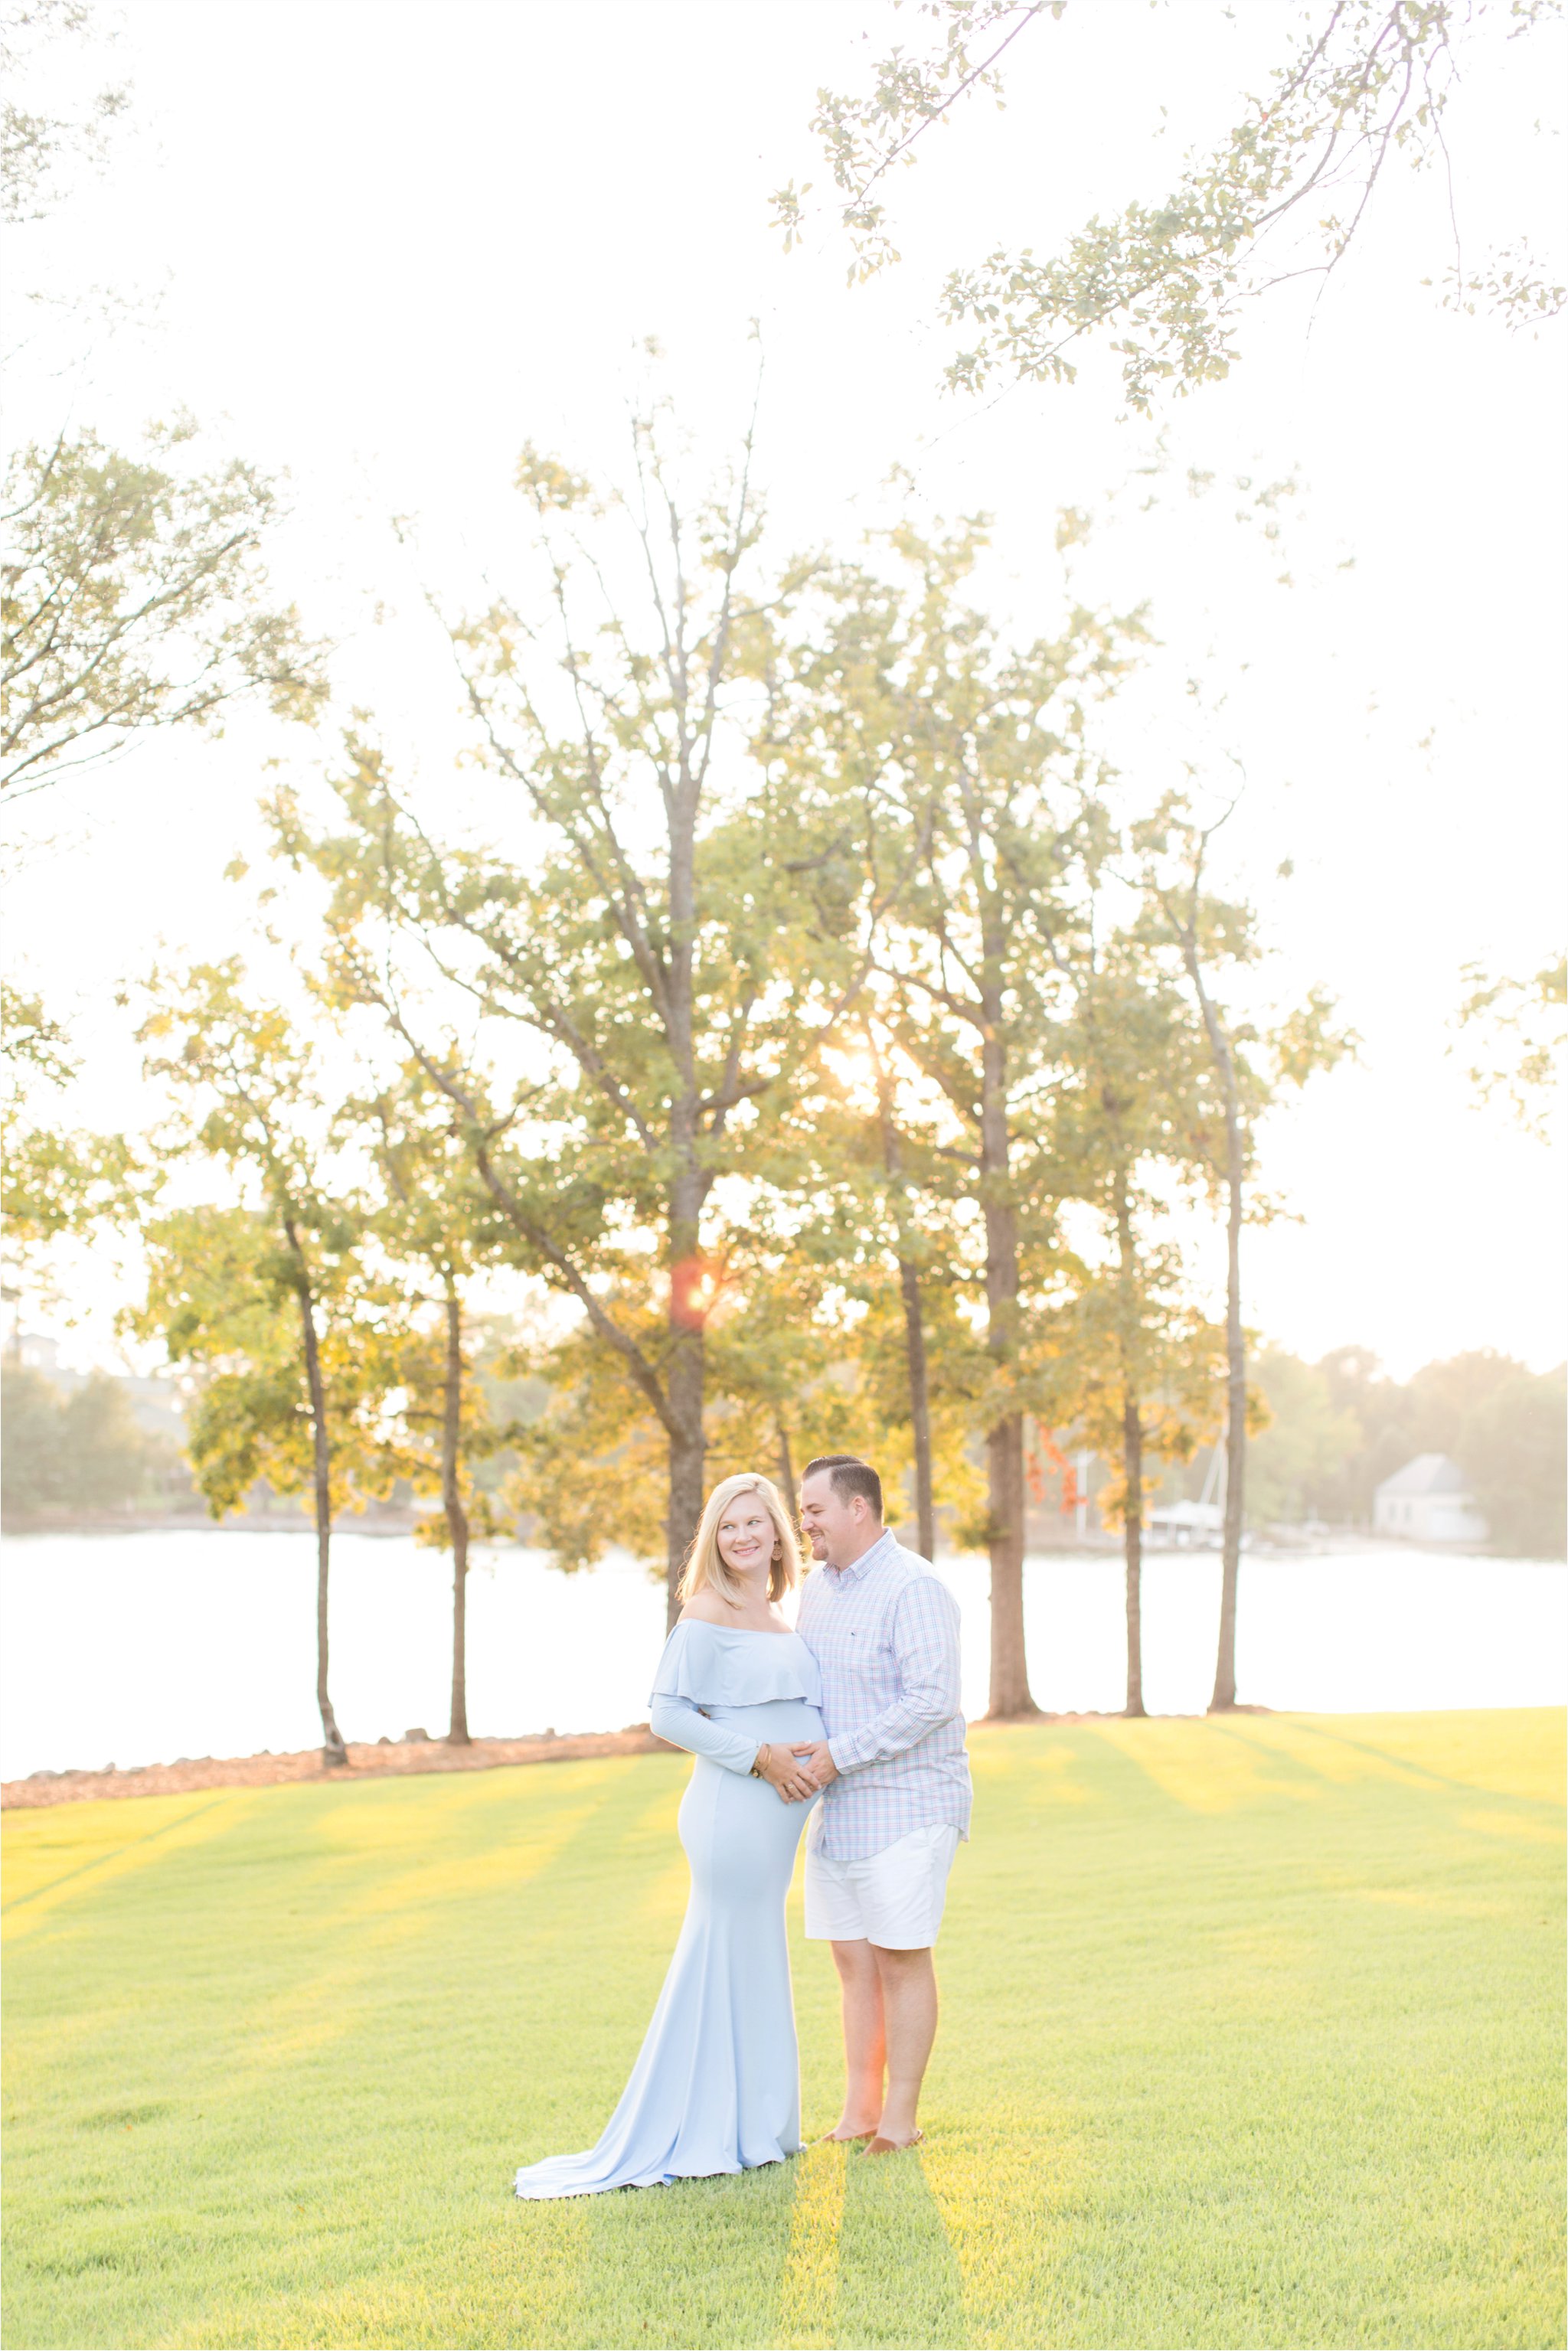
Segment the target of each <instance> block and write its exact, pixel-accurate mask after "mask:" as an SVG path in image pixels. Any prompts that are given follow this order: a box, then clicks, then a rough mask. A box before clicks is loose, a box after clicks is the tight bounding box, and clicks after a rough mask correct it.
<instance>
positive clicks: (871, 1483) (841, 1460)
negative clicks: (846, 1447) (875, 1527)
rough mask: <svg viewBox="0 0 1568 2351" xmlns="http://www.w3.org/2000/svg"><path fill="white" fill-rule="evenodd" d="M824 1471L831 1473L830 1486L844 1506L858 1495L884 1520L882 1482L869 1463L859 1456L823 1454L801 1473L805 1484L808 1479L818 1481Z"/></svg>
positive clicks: (829, 1474) (808, 1463) (807, 1465)
mask: <svg viewBox="0 0 1568 2351" xmlns="http://www.w3.org/2000/svg"><path fill="white" fill-rule="evenodd" d="M821 1469H825V1470H826V1471H827V1472H828V1482H829V1484H830V1485H831V1488H832V1489H833V1491H834V1493H835V1494H836V1495H837V1496H838V1498H839V1499H840V1501H841V1502H847V1501H848V1500H849V1499H850V1496H851V1495H852V1494H858V1495H860V1497H861V1499H862V1501H867V1502H869V1503H870V1504H871V1506H872V1509H873V1511H874V1512H875V1514H876V1516H877V1517H878V1518H879V1519H880V1518H881V1516H882V1479H880V1478H879V1477H878V1476H877V1474H876V1471H875V1470H874V1469H873V1468H872V1466H871V1463H870V1462H869V1461H862V1459H861V1458H860V1456H859V1455H858V1454H856V1453H819V1455H818V1456H817V1458H816V1459H815V1460H814V1461H808V1462H807V1464H806V1467H805V1469H804V1470H803V1472H802V1473H801V1475H802V1482H803V1481H804V1479H807V1478H814V1477H815V1476H816V1475H817V1473H818V1471H819V1470H821Z"/></svg>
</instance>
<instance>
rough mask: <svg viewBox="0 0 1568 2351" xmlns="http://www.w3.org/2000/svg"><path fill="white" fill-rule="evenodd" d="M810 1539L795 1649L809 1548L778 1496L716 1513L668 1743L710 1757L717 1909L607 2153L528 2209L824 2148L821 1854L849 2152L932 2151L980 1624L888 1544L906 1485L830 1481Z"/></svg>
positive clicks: (702, 1836) (748, 1495)
mask: <svg viewBox="0 0 1568 2351" xmlns="http://www.w3.org/2000/svg"><path fill="white" fill-rule="evenodd" d="M800 1525H801V1528H802V1529H803V1531H804V1533H805V1535H806V1538H807V1540H808V1541H809V1542H810V1547H811V1552H812V1554H813V1557H814V1558H815V1559H816V1560H817V1561H818V1562H820V1564H821V1573H820V1574H817V1575H813V1576H812V1577H811V1578H810V1582H809V1583H807V1585H806V1589H805V1591H804V1593H802V1595H801V1601H800V1627H799V1630H798V1631H794V1632H791V1630H790V1628H789V1625H788V1624H787V1623H786V1621H785V1618H784V1614H783V1611H782V1609H781V1608H780V1606H779V1603H780V1601H781V1600H782V1599H783V1597H784V1594H785V1593H787V1592H788V1591H789V1589H790V1588H791V1586H792V1585H794V1584H795V1583H798V1582H799V1580H800V1570H801V1567H802V1564H803V1560H802V1555H801V1551H800V1540H799V1538H798V1537H797V1535H796V1533H795V1531H794V1529H793V1528H792V1527H791V1525H790V1523H789V1514H788V1512H787V1511H786V1510H785V1508H784V1504H783V1502H782V1500H781V1499H780V1498H779V1492H778V1489H777V1488H776V1487H774V1486H773V1485H772V1484H770V1483H769V1481H768V1479H766V1478H759V1477H754V1476H749V1475H748V1476H744V1477H739V1478H727V1479H725V1480H724V1482H723V1484H722V1485H719V1486H716V1487H715V1489H714V1490H713V1492H712V1493H711V1494H710V1495H709V1496H708V1499H707V1506H706V1509H705V1510H704V1511H703V1516H702V1524H701V1525H700V1526H699V1528H698V1529H697V1533H696V1540H695V1542H694V1543H693V1545H692V1550H691V1556H690V1558H689V1559H688V1560H687V1562H686V1568H685V1575H684V1576H683V1578H682V1581H681V1599H682V1601H683V1603H684V1605H683V1607H682V1610H681V1614H680V1619H679V1622H678V1623H677V1624H676V1625H675V1627H674V1631H673V1632H672V1633H671V1635H670V1637H669V1640H668V1641H667V1642H666V1644H665V1646H664V1656H662V1657H661V1659H660V1661H659V1670H658V1674H657V1676H656V1677H655V1680H654V1684H653V1698H652V1699H651V1701H650V1704H651V1707H652V1709H653V1711H652V1725H653V1729H654V1731H655V1732H656V1733H657V1734H658V1736H659V1737H660V1738H661V1739H664V1740H668V1741H669V1742H670V1743H671V1745H673V1746H675V1747H685V1748H687V1749H689V1750H690V1751H691V1752H692V1753H693V1754H694V1755H695V1758H696V1761H695V1765H694V1766H693V1769H692V1776H691V1780H690V1782H689V1783H688V1785H687V1788H686V1792H685V1797H684V1798H683V1800H682V1803H681V1812H680V1834H681V1843H682V1844H683V1845H684V1846H685V1852H686V1858H687V1860H688V1861H689V1862H690V1864H691V1872H692V1892H691V1901H690V1904H689V1906H688V1907H687V1910H686V1917H685V1925H684V1926H683V1927H682V1928H681V1938H680V1941H679V1942H678V1943H677V1944H676V1946H675V1955H674V1959H672V1960H671V1962H670V1971H669V1973H668V1975H667V1976H666V1977H665V1979H664V1990H663V1991H662V1992H661V1993H660V1995H659V2004H658V2006H657V2007H656V2008H655V2010H654V2011H653V2022H652V2023H651V2024H650V2025H649V2027H648V2032H647V2037H646V2039H645V2040H644V2041H643V2048H642V2053H641V2054H640V2055H639V2057H638V2059H637V2063H636V2064H635V2065H634V2066H633V2067H632V2078H631V2080H630V2081H629V2082H628V2083H627V2085H626V2089H625V2094H624V2095H623V2096H622V2100H621V2103H620V2105H618V2106H617V2107H616V2109H615V2112H614V2113H613V2114H612V2116H611V2117H610V2121H609V2123H608V2125H607V2126H606V2127H605V2131H604V2136H603V2137H602V2138H601V2140H600V2142H599V2144H598V2146H597V2147H591V2149H590V2150H589V2151H588V2153H587V2154H586V2155H566V2156H556V2157H552V2158H549V2160H547V2161H546V2162H543V2163H534V2164H529V2165H528V2166H527V2167H526V2168H524V2169H523V2170H521V2171H519V2172H518V2174H517V2194H518V2195H519V2196H524V2197H552V2196H591V2195H594V2194H596V2193H598V2191H599V2190H601V2189H607V2188H651V2187H653V2186H655V2185H664V2184H667V2183H668V2182H670V2181H672V2180H675V2179H706V2178H708V2177H711V2176H712V2175H713V2174H715V2173H716V2172H725V2171H748V2170H750V2169H751V2168H753V2166H754V2165H757V2164H760V2163H778V2162H780V2161H782V2159H783V2158H785V2157H786V2156H790V2155H795V2154H798V2153H799V2151H800V2055H799V2052H798V2049H797V2045H796V2040H795V2009H794V2001H793V1997H792V1994H791V1991H790V1983H789V1949H788V1947H787V1945H786V1942H785V1938H784V1899H785V1896H786V1895H787V1894H788V1892H789V1880H790V1877H791V1876H792V1875H793V1872H794V1866H795V1851H796V1847H797V1846H798V1845H799V1844H800V1831H801V1829H802V1827H804V1826H805V1824H806V1821H807V1817H808V1815H810V1834H809V1835H808V1838H807V1851H806V1933H807V1935H808V1937H810V1938H811V1939H813V1940H814V1941H818V1942H830V1943H831V1945H832V1947H833V1959H834V1963H835V1965H836V1966H837V1968H838V1971H839V1983H840V1989H841V1993H842V2000H843V2028H844V2064H845V2091H844V2107H843V2112H842V2114H841V2116H840V2117H839V2120H838V2122H837V2123H836V2124H835V2125H834V2126H833V2128H832V2130H831V2131H830V2132H829V2133H828V2134H827V2137H830V2138H832V2139H838V2140H853V2141H856V2142H858V2143H859V2144H860V2146H861V2148H862V2152H863V2153H864V2154H867V2155H891V2154H894V2153H895V2152H896V2151H897V2150H898V2149H899V2148H901V2147H912V2146H914V2145H915V2142H916V2141H917V2140H919V2139H920V2137H922V2135H923V2134H922V2133H921V2130H920V2128H919V2126H918V2124H917V2122H916V2120H915V2113H916V2108H917V2105H918V2103H919V2098H920V2085H921V2081H922V2079H923V2077H924V2075H925V2063H926V2060H927V2058H928V2057H929V2056H930V2054H931V2044H932V2042H933V2041H934V2039H935V2038H936V1970H935V1969H934V1968H933V1966H932V1961H931V1947H932V1945H933V1944H934V1943H935V1942H936V1929H937V1928H938V1926H939V1925H940V1923H941V1918H942V1906H943V1903H944V1901H945V1899H946V1892H947V1873H948V1870H949V1869H950V1868H951V1866H952V1863H953V1855H954V1854H955V1852H956V1850H957V1846H958V1844H959V1841H960V1839H961V1838H965V1837H967V1835H968V1834H969V1764H968V1758H967V1755H966V1753H965V1750H964V1718H963V1716H962V1715H961V1714H960V1713H959V1711H958V1610H957V1606H956V1603H955V1601H954V1599H953V1595H952V1593H950V1592H949V1591H948V1589H947V1587H946V1584H945V1583H942V1582H941V1581H940V1580H939V1579H938V1578H937V1577H936V1575H935V1574H934V1573H932V1570H931V1568H930V1566H929V1564H928V1563H927V1562H925V1560H923V1559H919V1558H917V1557H916V1556H915V1553H914V1552H908V1551H905V1550H904V1546H903V1544H902V1543H900V1542H898V1541H896V1540H895V1539H894V1535H893V1533H892V1531H891V1530H890V1529H888V1528H886V1527H884V1526H883V1517H882V1480H881V1479H879V1478H878V1476H877V1474H876V1471H875V1470H874V1469H873V1468H869V1467H868V1466H867V1464H866V1463H865V1462H863V1461H859V1460H856V1459H855V1458H854V1457H853V1456H852V1455H851V1454H845V1453H833V1454H827V1455H824V1456H823V1458H821V1460H818V1461H813V1462H811V1463H810V1466H809V1467H808V1468H807V1471H806V1475H805V1477H804V1479H803V1480H802V1481H801V1487H800Z"/></svg>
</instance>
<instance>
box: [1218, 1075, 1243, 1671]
mask: <svg viewBox="0 0 1568 2351" xmlns="http://www.w3.org/2000/svg"><path fill="white" fill-rule="evenodd" d="M1228 1059H1229V1057H1228V1055H1227V1062H1228ZM1228 1075H1229V1072H1228ZM1235 1096H1236V1087H1235V1080H1234V1077H1233V1076H1230V1077H1229V1083H1228V1087H1227V1092H1226V1109H1225V1123H1226V1129H1227V1138H1226V1139H1227V1145H1228V1150H1227V1157H1228V1163H1229V1165H1228V1188H1229V1194H1230V1212H1229V1216H1228V1220H1227V1229H1226V1243H1227V1257H1226V1275H1225V1353H1226V1364H1227V1374H1228V1377H1227V1381H1226V1398H1225V1404H1226V1420H1225V1525H1224V1533H1223V1538H1222V1547H1221V1553H1220V1558H1221V1567H1220V1583H1219V1649H1218V1656H1217V1657H1216V1659H1215V1667H1214V1695H1213V1697H1212V1698H1210V1699H1209V1701H1208V1704H1209V1711H1210V1712H1211V1713H1217V1714H1223V1713H1226V1712H1228V1710H1229V1708H1231V1707H1233V1706H1234V1705H1235V1703H1236V1593H1237V1586H1238V1583H1239V1581H1240V1571H1241V1526H1242V1514H1243V1502H1244V1499H1245V1480H1246V1477H1247V1343H1246V1339H1245V1337H1244V1336H1243V1333H1242V1329H1241V1144H1240V1133H1239V1124H1240V1123H1239V1119H1238V1117H1237V1114H1236V1099H1235Z"/></svg>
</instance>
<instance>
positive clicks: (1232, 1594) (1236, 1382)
mask: <svg viewBox="0 0 1568 2351" xmlns="http://www.w3.org/2000/svg"><path fill="white" fill-rule="evenodd" d="M1182 954H1183V957H1184V960H1185V962H1186V968H1187V977H1189V978H1190V980H1191V981H1192V985H1193V992H1194V994H1195V995H1196V996H1197V1001H1198V1008H1199V1009H1200V1011H1201V1012H1202V1014H1203V1025H1204V1027H1205V1029H1207V1032H1208V1048H1209V1051H1210V1052H1211V1053H1212V1055H1213V1056H1214V1066H1215V1069H1216V1071H1217V1072H1218V1077H1219V1083H1220V1089H1221V1092H1223V1094H1224V1096H1225V1184H1226V1195H1227V1199H1228V1216H1227V1219H1226V1267H1225V1353H1226V1370H1227V1380H1226V1399H1225V1400H1226V1420H1225V1523H1224V1532H1223V1537H1222V1547H1221V1552H1220V1561H1221V1565H1220V1584H1219V1648H1218V1656H1216V1659H1215V1667H1214V1695H1213V1697H1212V1698H1210V1699H1209V1701H1208V1708H1209V1712H1210V1713H1211V1714H1224V1713H1227V1712H1228V1710H1229V1708H1232V1707H1233V1706H1234V1705H1235V1704H1236V1590H1237V1584H1238V1582H1239V1574H1240V1567H1241V1528H1242V1518H1243V1506H1244V1500H1245V1493H1246V1479H1247V1343H1246V1340H1245V1338H1244V1336H1243V1333H1242V1329H1241V1208H1242V1178H1243V1174H1244V1154H1243V1149H1242V1134H1241V1096H1240V1092H1239V1088H1238V1086H1237V1082H1236V1062H1235V1059H1234V1057H1233V1055H1232V1053H1231V1050H1230V1040H1229V1039H1228V1037H1227V1035H1226V1033H1225V1028H1224V1024H1223V1022H1222V1021H1221V1020H1220V1018H1219V1015H1218V1012H1217V1011H1216V1009H1215V1008H1214V1006H1213V1005H1212V1004H1211V1003H1210V1001H1209V998H1208V990H1207V988H1206V987H1205V986H1204V984H1203V968H1202V966H1201V965H1200V964H1199V962H1198V959H1197V928H1196V922H1189V923H1188V924H1187V925H1186V928H1185V930H1184V931H1183V932H1182Z"/></svg>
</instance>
